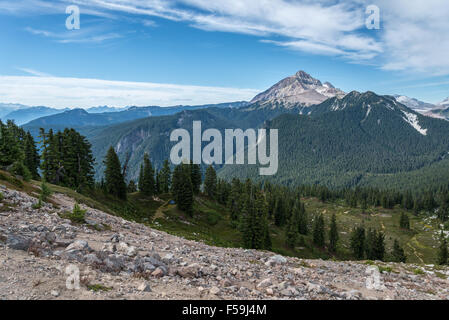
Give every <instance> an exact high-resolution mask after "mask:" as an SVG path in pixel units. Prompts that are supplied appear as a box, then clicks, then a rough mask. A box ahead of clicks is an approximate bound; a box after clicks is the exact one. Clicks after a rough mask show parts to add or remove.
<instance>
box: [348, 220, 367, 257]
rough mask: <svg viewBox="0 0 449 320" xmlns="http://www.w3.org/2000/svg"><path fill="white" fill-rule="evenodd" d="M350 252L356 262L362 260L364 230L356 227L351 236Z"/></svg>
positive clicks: (361, 227)
mask: <svg viewBox="0 0 449 320" xmlns="http://www.w3.org/2000/svg"><path fill="white" fill-rule="evenodd" d="M351 250H352V253H353V255H354V257H355V258H356V259H358V260H360V259H363V257H364V254H365V228H364V227H363V226H359V227H356V228H355V229H354V230H353V231H352V234H351Z"/></svg>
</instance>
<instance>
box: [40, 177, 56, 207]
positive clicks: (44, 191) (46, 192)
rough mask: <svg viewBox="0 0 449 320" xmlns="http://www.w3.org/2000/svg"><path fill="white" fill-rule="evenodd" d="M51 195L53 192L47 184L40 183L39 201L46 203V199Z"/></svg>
mask: <svg viewBox="0 0 449 320" xmlns="http://www.w3.org/2000/svg"><path fill="white" fill-rule="evenodd" d="M52 193H53V191H52V190H51V189H50V187H49V186H48V185H47V183H46V182H45V181H42V184H41V196H40V199H41V200H42V201H44V202H47V199H48V197H49V196H51V195H52Z"/></svg>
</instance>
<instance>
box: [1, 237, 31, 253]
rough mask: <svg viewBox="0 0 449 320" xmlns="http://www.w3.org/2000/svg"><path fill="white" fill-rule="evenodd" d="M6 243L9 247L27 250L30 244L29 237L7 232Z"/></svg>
mask: <svg viewBox="0 0 449 320" xmlns="http://www.w3.org/2000/svg"><path fill="white" fill-rule="evenodd" d="M6 245H7V246H8V248H10V249H14V250H23V251H27V250H28V249H29V248H30V245H31V239H30V238H29V237H24V236H21V235H13V234H8V236H7V239H6Z"/></svg>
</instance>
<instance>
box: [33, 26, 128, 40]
mask: <svg viewBox="0 0 449 320" xmlns="http://www.w3.org/2000/svg"><path fill="white" fill-rule="evenodd" d="M25 30H26V31H27V32H29V33H32V34H35V35H40V36H43V37H46V38H51V39H53V40H54V41H56V42H59V43H101V42H104V41H107V40H112V39H117V38H121V37H122V35H120V34H118V33H115V32H108V33H103V32H99V31H100V30H99V28H82V29H80V30H70V31H67V30H65V31H63V32H59V33H56V32H52V31H47V30H40V29H33V28H30V27H26V28H25Z"/></svg>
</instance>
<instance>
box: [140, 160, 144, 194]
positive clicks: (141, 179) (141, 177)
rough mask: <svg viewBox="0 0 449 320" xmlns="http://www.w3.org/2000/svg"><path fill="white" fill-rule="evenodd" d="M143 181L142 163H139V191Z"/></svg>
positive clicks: (141, 188)
mask: <svg viewBox="0 0 449 320" xmlns="http://www.w3.org/2000/svg"><path fill="white" fill-rule="evenodd" d="M143 184H144V181H143V163H142V164H141V165H140V171H139V191H140V192H143V191H142V190H143V188H144V186H143Z"/></svg>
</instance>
